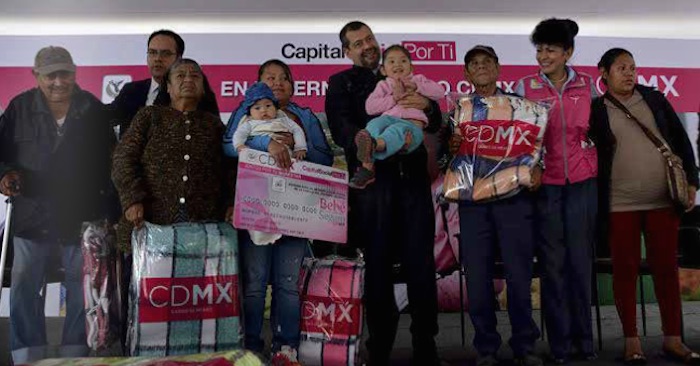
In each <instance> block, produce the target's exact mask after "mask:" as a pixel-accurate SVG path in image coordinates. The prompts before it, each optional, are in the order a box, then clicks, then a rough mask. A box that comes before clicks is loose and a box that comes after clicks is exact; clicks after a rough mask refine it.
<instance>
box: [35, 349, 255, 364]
mask: <svg viewBox="0 0 700 366" xmlns="http://www.w3.org/2000/svg"><path fill="white" fill-rule="evenodd" d="M32 365H33V366H97V365H99V366H163V365H168V366H195V365H196V366H262V365H263V363H262V361H260V359H259V358H258V357H257V356H255V355H254V354H253V353H252V352H249V351H243V350H237V351H225V352H217V353H209V354H197V355H188V356H172V357H165V358H150V357H129V358H127V357H123V358H122V357H110V358H100V357H86V358H61V359H57V358H54V359H47V360H41V361H38V362H36V363H33V364H32Z"/></svg>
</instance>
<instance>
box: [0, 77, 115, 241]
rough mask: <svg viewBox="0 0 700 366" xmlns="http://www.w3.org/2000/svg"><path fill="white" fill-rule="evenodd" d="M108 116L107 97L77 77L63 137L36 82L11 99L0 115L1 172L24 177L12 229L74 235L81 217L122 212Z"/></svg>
mask: <svg viewBox="0 0 700 366" xmlns="http://www.w3.org/2000/svg"><path fill="white" fill-rule="evenodd" d="M107 119H108V116H107V115H106V113H105V109H104V106H103V105H102V103H100V101H99V100H97V98H95V97H94V96H93V95H92V94H90V93H88V92H86V91H83V90H81V89H80V88H79V87H78V86H77V85H76V86H75V91H74V93H73V97H72V101H71V106H70V109H69V110H68V114H67V116H66V120H65V124H64V128H65V132H64V135H63V138H62V139H59V136H58V132H57V129H56V123H55V120H54V118H53V116H52V114H51V111H50V110H49V107H48V105H47V103H46V100H45V98H44V95H43V93H42V92H41V91H40V90H39V89H37V88H34V89H31V90H29V91H26V92H24V93H22V94H20V95H18V96H17V97H15V98H14V99H13V100H12V101H11V102H10V105H9V106H8V108H7V110H6V111H5V113H4V114H3V115H2V116H1V117H0V178H2V177H3V176H4V175H5V174H6V173H7V172H9V171H13V170H14V171H18V172H19V173H20V175H21V177H22V187H21V188H22V191H21V195H20V196H18V197H16V199H15V204H14V213H13V220H12V222H13V224H12V230H13V233H14V235H16V236H20V237H25V238H29V239H33V238H51V239H59V240H66V241H67V243H69V244H70V243H76V239H77V238H78V236H79V235H80V229H81V224H82V222H83V221H89V220H94V219H102V218H112V219H114V218H116V217H117V215H118V213H119V211H120V210H119V206H118V201H117V200H116V194H115V190H114V188H113V186H112V183H111V179H110V167H111V153H112V149H113V147H114V144H115V137H114V132H113V130H112V128H111V127H110V125H109V123H107Z"/></svg>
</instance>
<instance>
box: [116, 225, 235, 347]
mask: <svg viewBox="0 0 700 366" xmlns="http://www.w3.org/2000/svg"><path fill="white" fill-rule="evenodd" d="M132 245H133V258H134V259H133V261H134V262H133V270H132V277H131V278H132V280H131V286H130V301H131V302H130V309H129V333H128V339H129V341H128V343H129V348H130V354H131V355H132V356H169V355H182V354H196V353H208V352H217V351H223V350H230V349H234V348H237V347H240V346H241V339H242V331H241V323H240V301H239V293H240V291H239V280H238V273H239V268H238V239H237V233H236V230H235V229H234V228H233V227H232V226H231V225H230V224H228V223H207V224H203V223H183V224H175V225H168V226H159V225H153V224H150V223H146V224H144V226H143V227H142V228H141V229H139V230H134V233H133V236H132Z"/></svg>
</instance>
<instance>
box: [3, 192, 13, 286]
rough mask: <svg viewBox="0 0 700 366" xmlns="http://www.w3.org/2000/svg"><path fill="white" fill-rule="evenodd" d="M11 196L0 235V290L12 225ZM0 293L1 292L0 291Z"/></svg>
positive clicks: (8, 199)
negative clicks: (3, 227)
mask: <svg viewBox="0 0 700 366" xmlns="http://www.w3.org/2000/svg"><path fill="white" fill-rule="evenodd" d="M12 201H13V199H12V196H10V197H8V198H7V201H6V202H7V210H6V212H5V230H3V234H2V253H0V289H1V288H2V284H3V280H4V277H5V261H6V260H7V258H6V257H7V245H8V243H9V242H10V225H11V224H12V222H11V221H12ZM0 292H1V291H0Z"/></svg>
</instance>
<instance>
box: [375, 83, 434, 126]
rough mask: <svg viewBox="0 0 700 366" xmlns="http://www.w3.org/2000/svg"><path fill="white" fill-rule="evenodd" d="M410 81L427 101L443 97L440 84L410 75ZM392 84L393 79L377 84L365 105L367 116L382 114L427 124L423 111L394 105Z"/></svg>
mask: <svg viewBox="0 0 700 366" xmlns="http://www.w3.org/2000/svg"><path fill="white" fill-rule="evenodd" d="M411 80H413V82H414V83H416V86H417V90H416V91H417V92H418V94H420V95H422V96H424V97H426V98H428V99H432V100H435V101H439V100H440V99H441V98H442V97H444V96H445V89H444V88H443V87H442V86H441V85H440V84H438V83H437V82H435V81H432V80H430V79H428V78H426V77H425V76H423V75H412V76H411ZM394 82H395V81H394V79H391V78H386V79H384V80H382V81H380V82H379V83H377V86H376V87H375V88H374V91H373V92H372V94H370V95H369V97H368V98H367V102H366V103H365V109H367V114H369V115H370V116H374V115H378V114H382V115H385V116H394V117H398V118H404V119H414V120H418V121H422V122H424V123H428V117H427V116H426V115H425V113H423V111H421V110H418V109H414V108H404V107H401V106H399V105H397V104H396V101H395V100H394V95H393V94H392V93H393V86H394Z"/></svg>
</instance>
